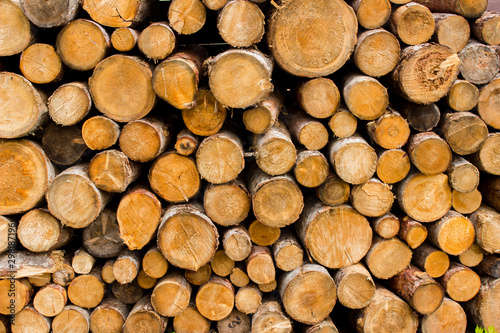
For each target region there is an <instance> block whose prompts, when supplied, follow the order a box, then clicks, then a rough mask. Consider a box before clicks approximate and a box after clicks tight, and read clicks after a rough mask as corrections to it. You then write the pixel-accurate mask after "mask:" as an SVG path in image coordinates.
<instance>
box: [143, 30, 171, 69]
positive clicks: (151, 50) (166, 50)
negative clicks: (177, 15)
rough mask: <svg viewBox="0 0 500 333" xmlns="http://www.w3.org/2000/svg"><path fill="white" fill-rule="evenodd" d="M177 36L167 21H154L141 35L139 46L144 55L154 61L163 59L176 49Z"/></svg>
mask: <svg viewBox="0 0 500 333" xmlns="http://www.w3.org/2000/svg"><path fill="white" fill-rule="evenodd" d="M175 45H176V37H175V34H174V32H173V30H172V28H171V27H170V26H169V25H168V23H167V22H153V23H151V24H150V25H149V26H148V27H146V28H145V29H144V30H142V32H141V33H140V35H139V39H138V40H137V46H138V47H139V50H140V51H141V52H142V54H144V56H145V57H146V58H148V59H151V60H153V61H155V62H156V61H159V60H163V59H165V58H166V57H168V56H169V55H170V54H171V53H172V51H173V50H174V48H175Z"/></svg>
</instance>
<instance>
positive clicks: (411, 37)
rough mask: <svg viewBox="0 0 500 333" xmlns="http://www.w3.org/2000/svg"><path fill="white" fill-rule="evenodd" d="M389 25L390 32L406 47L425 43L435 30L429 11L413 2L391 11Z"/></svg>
mask: <svg viewBox="0 0 500 333" xmlns="http://www.w3.org/2000/svg"><path fill="white" fill-rule="evenodd" d="M390 23H391V25H390V26H391V30H392V32H393V33H394V34H395V35H396V36H397V37H398V38H399V39H400V40H401V41H402V42H403V43H405V44H408V45H418V44H422V43H425V42H427V41H428V40H429V39H431V37H432V34H433V33H434V28H435V23H434V18H433V16H432V13H431V11H430V10H429V9H428V8H427V7H425V6H422V5H420V4H418V3H414V2H410V3H407V4H404V5H402V6H400V7H398V8H397V9H396V10H395V11H393V12H392V14H391V22H390Z"/></svg>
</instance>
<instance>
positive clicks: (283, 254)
mask: <svg viewBox="0 0 500 333" xmlns="http://www.w3.org/2000/svg"><path fill="white" fill-rule="evenodd" d="M272 252H273V258H274V262H275V263H276V267H277V268H279V269H281V270H282V271H285V272H289V271H293V270H294V269H296V268H299V267H300V266H302V264H303V262H304V251H303V250H302V246H301V245H300V243H299V241H298V239H297V238H296V237H295V235H294V234H293V233H292V232H291V231H290V230H286V229H283V231H282V232H281V235H280V237H279V238H278V240H277V241H276V242H275V243H274V244H273V248H272Z"/></svg>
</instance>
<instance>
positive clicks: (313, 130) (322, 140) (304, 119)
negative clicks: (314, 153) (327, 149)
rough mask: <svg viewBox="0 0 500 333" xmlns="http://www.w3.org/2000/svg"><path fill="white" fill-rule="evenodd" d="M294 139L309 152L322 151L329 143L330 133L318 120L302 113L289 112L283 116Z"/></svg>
mask: <svg viewBox="0 0 500 333" xmlns="http://www.w3.org/2000/svg"><path fill="white" fill-rule="evenodd" d="M283 119H284V121H285V124H286V126H287V128H288V129H289V130H290V133H291V135H292V137H293V138H294V139H295V140H296V141H297V142H299V143H300V144H302V145H303V146H304V147H305V148H306V149H308V150H320V149H322V148H323V147H324V146H326V144H327V143H328V131H327V129H326V127H325V126H324V125H323V124H322V123H321V122H319V121H318V120H317V119H314V118H313V117H311V116H309V115H307V114H306V113H305V112H302V111H297V110H294V111H289V112H288V114H287V115H285V116H283Z"/></svg>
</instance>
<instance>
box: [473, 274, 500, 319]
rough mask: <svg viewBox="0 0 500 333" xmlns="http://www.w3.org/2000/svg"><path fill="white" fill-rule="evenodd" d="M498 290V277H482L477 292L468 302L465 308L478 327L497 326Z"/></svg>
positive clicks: (499, 288) (499, 283)
mask: <svg viewBox="0 0 500 333" xmlns="http://www.w3.org/2000/svg"><path fill="white" fill-rule="evenodd" d="M499 290H500V279H493V278H491V277H483V278H482V279H481V287H480V289H479V292H478V294H477V295H476V297H474V298H473V299H472V300H471V301H469V302H468V303H465V308H466V309H467V310H468V313H469V314H470V315H471V317H472V319H473V322H474V323H475V324H476V325H479V326H480V327H490V326H493V327H499V324H500V319H499V318H498V311H497V310H496V309H498V296H497V295H498V292H499Z"/></svg>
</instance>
